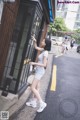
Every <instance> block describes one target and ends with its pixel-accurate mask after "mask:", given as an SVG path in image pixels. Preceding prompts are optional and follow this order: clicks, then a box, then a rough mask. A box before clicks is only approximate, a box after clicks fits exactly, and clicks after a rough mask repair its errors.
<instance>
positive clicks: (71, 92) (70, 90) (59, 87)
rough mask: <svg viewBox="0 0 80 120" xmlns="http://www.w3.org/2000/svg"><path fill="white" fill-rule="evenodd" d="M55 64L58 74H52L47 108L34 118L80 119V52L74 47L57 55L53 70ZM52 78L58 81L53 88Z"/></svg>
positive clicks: (54, 119)
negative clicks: (63, 53) (61, 54)
mask: <svg viewBox="0 0 80 120" xmlns="http://www.w3.org/2000/svg"><path fill="white" fill-rule="evenodd" d="M55 66H56V74H53V75H52V79H51V83H50V85H49V88H48V92H47V96H46V102H47V108H46V109H45V110H44V111H43V112H42V113H40V114H37V115H36V117H35V119H34V120H80V54H77V53H76V51H75V50H74V49H72V50H70V51H69V52H68V53H66V54H65V55H63V56H57V57H56V56H55V58H54V60H53V71H55ZM54 73H55V72H54ZM55 75H56V76H55ZM54 76H55V77H56V79H55V77H54ZM52 80H54V81H56V82H54V84H55V85H56V86H55V87H54V84H53V89H51V84H52ZM54 88H55V89H54Z"/></svg>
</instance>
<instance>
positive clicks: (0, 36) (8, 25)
mask: <svg viewBox="0 0 80 120" xmlns="http://www.w3.org/2000/svg"><path fill="white" fill-rule="evenodd" d="M18 7H19V0H16V2H15V3H5V5H4V10H3V15H2V23H1V25H0V81H1V79H2V75H3V71H4V66H5V62H6V58H7V53H8V49H9V45H10V41H11V37H12V33H13V29H14V24H15V20H16V15H17V11H18Z"/></svg>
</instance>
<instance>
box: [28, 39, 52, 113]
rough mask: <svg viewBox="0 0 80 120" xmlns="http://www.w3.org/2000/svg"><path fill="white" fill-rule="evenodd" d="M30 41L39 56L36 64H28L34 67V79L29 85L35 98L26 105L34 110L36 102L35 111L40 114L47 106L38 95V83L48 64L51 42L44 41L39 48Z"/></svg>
mask: <svg viewBox="0 0 80 120" xmlns="http://www.w3.org/2000/svg"><path fill="white" fill-rule="evenodd" d="M32 40H33V41H34V47H35V49H36V50H38V51H40V54H39V56H38V62H30V65H33V66H36V71H35V78H34V80H33V82H32V85H31V90H32V92H33V94H34V96H35V97H34V98H33V100H31V101H30V102H27V103H26V105H27V106H32V107H34V108H35V107H36V106H37V100H38V101H39V109H38V110H37V112H42V111H43V110H44V108H45V107H46V106H47V104H46V103H45V102H44V101H43V100H42V98H41V96H40V94H39V83H40V80H41V78H42V76H43V75H44V73H45V68H46V66H47V62H48V51H50V50H51V41H50V40H48V39H44V40H43V41H42V42H41V47H38V46H37V44H36V39H35V38H34V37H32Z"/></svg>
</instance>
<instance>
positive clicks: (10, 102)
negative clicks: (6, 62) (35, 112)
mask: <svg viewBox="0 0 80 120" xmlns="http://www.w3.org/2000/svg"><path fill="white" fill-rule="evenodd" d="M52 59H53V54H52V53H50V54H49V60H48V66H47V69H46V73H45V75H44V77H43V79H44V83H43V84H41V89H40V92H41V95H42V98H43V99H45V95H46V91H47V88H48V84H49V81H50V77H51V67H52ZM43 79H42V80H43ZM44 85H45V86H44ZM30 94H31V90H30V87H28V88H27V89H26V90H25V92H24V93H23V94H22V95H21V97H20V98H18V95H13V94H10V93H9V94H8V96H7V97H4V96H1V91H0V111H9V116H12V115H13V114H15V113H16V112H17V111H18V110H19V109H21V108H22V106H23V105H24V104H25V103H26V101H27V100H28V98H29V96H30Z"/></svg>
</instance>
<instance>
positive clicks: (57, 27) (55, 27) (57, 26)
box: [48, 18, 68, 34]
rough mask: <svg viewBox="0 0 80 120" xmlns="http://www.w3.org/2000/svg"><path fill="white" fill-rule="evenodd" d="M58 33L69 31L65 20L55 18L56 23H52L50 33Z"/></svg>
mask: <svg viewBox="0 0 80 120" xmlns="http://www.w3.org/2000/svg"><path fill="white" fill-rule="evenodd" d="M57 31H63V32H64V31H68V29H67V27H66V25H65V23H64V20H63V18H55V20H54V23H50V25H49V31H48V32H52V34H54V33H57Z"/></svg>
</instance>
